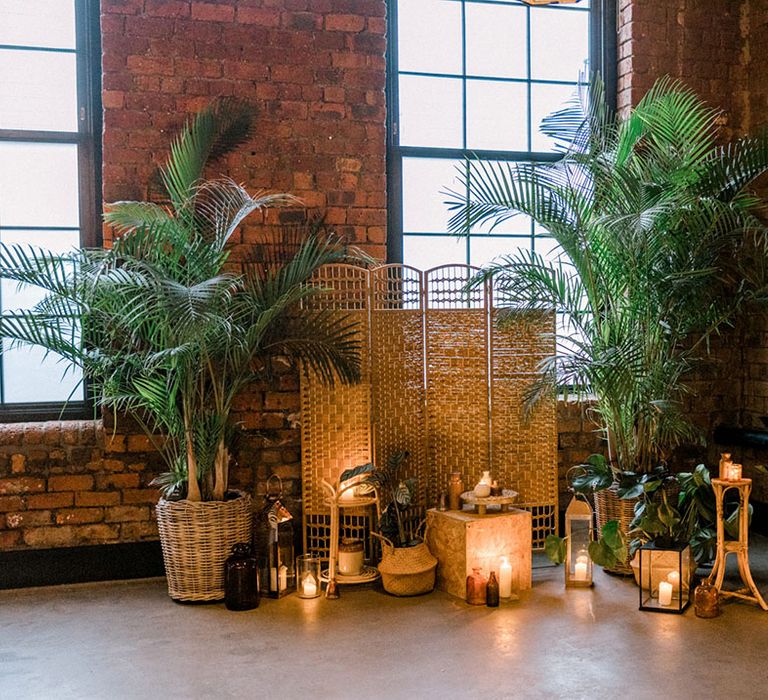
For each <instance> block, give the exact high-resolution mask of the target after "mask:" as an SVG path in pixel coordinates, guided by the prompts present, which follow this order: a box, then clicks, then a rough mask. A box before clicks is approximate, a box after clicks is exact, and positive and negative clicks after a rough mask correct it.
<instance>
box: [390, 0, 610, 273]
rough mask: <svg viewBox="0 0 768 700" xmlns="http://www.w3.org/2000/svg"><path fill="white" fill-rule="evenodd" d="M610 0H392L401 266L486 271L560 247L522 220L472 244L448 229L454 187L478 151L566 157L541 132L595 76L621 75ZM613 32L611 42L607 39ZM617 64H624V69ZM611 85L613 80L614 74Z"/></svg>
mask: <svg viewBox="0 0 768 700" xmlns="http://www.w3.org/2000/svg"><path fill="white" fill-rule="evenodd" d="M612 7H613V5H612V3H611V2H609V0H592V1H591V2H589V1H588V0H581V2H576V3H569V4H552V5H540V6H531V5H528V4H526V3H524V2H521V1H519V0H393V2H392V4H391V5H390V57H389V69H390V74H389V81H388V83H389V109H390V124H389V127H390V135H389V139H390V140H389V149H388V156H389V198H390V199H389V206H390V216H389V241H388V244H389V246H388V251H389V259H390V262H404V263H406V264H409V265H413V266H414V267H417V268H421V269H426V268H430V267H434V266H436V265H441V264H445V263H457V262H458V263H468V264H471V265H482V264H484V263H486V262H488V261H490V260H492V259H493V258H495V257H497V256H498V255H501V254H506V253H510V252H512V251H513V249H514V248H517V247H525V248H530V249H534V250H536V251H538V252H540V253H542V254H544V255H545V256H546V255H548V254H549V253H550V252H551V250H552V248H553V245H552V242H551V240H550V239H548V238H547V237H546V236H545V235H543V233H542V232H540V231H537V230H536V228H535V227H534V225H533V223H532V222H531V221H530V219H527V218H526V217H523V216H517V217H514V218H513V219H511V220H508V221H506V222H504V223H503V224H501V225H500V226H498V227H496V228H493V229H492V230H491V227H489V226H485V227H482V228H477V229H473V230H471V231H470V232H469V235H468V236H467V237H466V238H462V239H458V238H457V237H455V236H453V235H450V234H448V233H447V231H448V219H449V213H448V209H447V207H446V205H445V203H444V201H445V199H446V197H445V194H441V192H443V193H444V192H445V190H453V191H457V190H459V189H460V188H461V185H460V184H459V182H458V171H457V167H459V168H461V167H462V164H463V163H464V161H465V158H466V157H467V156H470V155H472V156H477V157H480V158H483V159H488V160H490V161H500V160H504V161H546V160H552V159H554V158H556V157H557V155H556V154H555V153H554V150H553V143H552V141H551V140H550V139H549V138H548V137H547V136H545V135H544V134H542V133H541V132H540V131H539V129H538V125H539V124H540V122H541V120H542V119H543V118H544V117H545V116H546V115H548V114H549V113H551V112H553V111H555V110H556V109H558V108H559V107H560V106H561V105H563V104H564V103H565V102H566V101H567V100H568V99H569V98H571V97H572V96H573V95H574V94H575V93H576V91H577V89H578V85H579V81H580V80H584V79H585V76H589V75H590V72H591V71H593V70H600V71H601V72H603V71H605V68H606V67H607V68H608V72H609V73H610V72H612V71H613V70H614V67H613V64H612V62H611V61H610V60H606V55H607V54H610V53H612V52H613V51H614V50H615V43H614V41H613V40H612V39H610V33H611V31H613V33H614V34H615V14H613V12H612V11H609V8H612ZM604 36H605V37H606V39H607V44H606V42H604V41H603V37H604ZM614 63H615V62H614ZM603 75H604V76H605V78H606V84H607V85H608V84H610V82H611V80H612V78H613V76H612V75H606V73H605V72H603Z"/></svg>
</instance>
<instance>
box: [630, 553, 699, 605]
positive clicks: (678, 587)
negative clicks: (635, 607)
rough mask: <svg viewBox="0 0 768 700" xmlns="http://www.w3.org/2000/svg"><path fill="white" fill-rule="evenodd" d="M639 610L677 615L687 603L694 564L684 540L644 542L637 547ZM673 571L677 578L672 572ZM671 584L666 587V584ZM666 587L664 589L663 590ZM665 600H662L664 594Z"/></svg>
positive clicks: (688, 603) (689, 598) (689, 596)
mask: <svg viewBox="0 0 768 700" xmlns="http://www.w3.org/2000/svg"><path fill="white" fill-rule="evenodd" d="M638 554H639V559H640V561H639V576H640V585H639V589H640V610H645V611H648V612H658V613H667V614H672V615H681V614H682V613H683V612H685V610H686V608H687V607H688V606H689V605H690V603H691V581H692V578H693V577H692V574H693V571H694V568H695V563H694V560H693V555H692V554H691V547H690V545H688V544H669V545H666V544H660V543H658V542H647V543H646V544H644V545H643V546H642V547H640V549H639V550H638ZM673 573H676V574H677V579H676V580H675V578H674V577H672V574H673ZM667 586H671V591H670V589H668V588H666V587H667ZM664 589H666V590H664ZM667 593H668V594H669V602H668V603H665V602H664V600H665V595H666V594H667Z"/></svg>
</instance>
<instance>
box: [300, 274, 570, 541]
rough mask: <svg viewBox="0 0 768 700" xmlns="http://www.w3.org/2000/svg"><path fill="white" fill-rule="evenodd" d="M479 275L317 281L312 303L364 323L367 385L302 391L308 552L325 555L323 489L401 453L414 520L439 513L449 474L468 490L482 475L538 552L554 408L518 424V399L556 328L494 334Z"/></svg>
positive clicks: (552, 497) (552, 508) (553, 451)
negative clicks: (514, 495)
mask: <svg viewBox="0 0 768 700" xmlns="http://www.w3.org/2000/svg"><path fill="white" fill-rule="evenodd" d="M475 271H476V269H475V268H471V267H468V266H465V265H450V266H443V267H440V268H435V269H433V270H429V271H427V272H423V273H422V272H419V271H418V270H414V269H413V268H408V267H405V266H382V267H380V268H376V269H374V270H372V271H368V270H364V269H361V268H354V267H350V266H346V265H336V266H331V267H329V268H326V269H324V270H323V272H322V282H323V284H324V286H325V287H326V288H328V290H329V291H328V292H327V293H325V294H323V295H322V297H321V298H320V299H319V300H318V301H317V302H316V303H319V304H321V305H322V306H324V307H325V308H333V309H338V310H339V312H340V313H350V314H352V315H354V316H355V318H357V319H358V320H359V322H360V329H361V330H360V333H361V339H362V340H363V345H364V352H363V355H364V358H363V359H364V362H363V364H364V371H363V375H364V376H363V382H362V383H361V384H360V385H357V386H354V387H342V386H336V387H332V388H329V387H324V386H322V385H321V384H320V382H319V381H317V379H316V378H314V377H310V376H306V375H305V376H304V377H303V379H302V387H301V393H302V473H303V489H304V523H305V542H306V545H307V546H308V548H309V549H311V550H312V551H326V552H327V546H328V537H329V528H328V523H329V521H328V519H327V514H328V509H327V507H326V506H325V503H324V496H323V494H322V491H321V486H320V483H321V480H322V479H325V480H327V481H329V482H331V483H336V482H337V481H338V478H339V475H340V473H341V472H342V471H343V470H344V469H346V468H349V467H352V466H355V465H357V464H363V463H365V462H367V461H369V460H370V459H371V455H373V457H374V459H375V461H376V462H377V463H379V464H380V463H382V462H383V461H384V460H386V459H387V458H388V457H389V456H391V455H392V454H393V453H394V452H396V451H398V450H408V452H409V453H410V458H409V460H408V463H407V476H414V477H416V478H417V479H418V482H419V487H420V488H419V497H418V499H417V500H418V504H417V506H418V508H419V510H421V509H423V508H424V507H425V506H427V507H429V506H432V505H433V504H434V502H435V500H436V499H437V497H438V495H439V493H440V492H441V491H443V490H445V489H446V487H447V483H448V480H449V478H450V475H451V472H454V471H458V472H460V473H461V474H462V477H463V479H464V483H465V487H466V488H472V486H473V485H474V484H475V483H476V482H477V481H478V480H479V479H480V476H481V474H482V472H483V471H484V470H486V469H488V470H490V471H491V473H492V476H493V478H496V479H498V480H499V483H500V484H502V485H503V486H504V487H506V488H512V489H514V490H516V491H518V492H519V494H520V496H519V498H518V502H519V504H520V506H521V507H524V508H526V509H527V510H530V511H531V513H532V514H533V543H534V547H536V548H539V547H541V546H543V542H544V538H545V537H546V536H547V535H548V534H551V533H552V532H553V531H554V530H555V528H556V525H557V522H556V518H557V426H556V414H555V401H554V399H553V400H552V401H551V402H550V401H546V402H542V403H541V404H540V405H539V406H538V408H537V409H536V410H535V411H534V413H533V414H532V416H531V418H530V420H525V418H524V415H523V397H524V394H525V391H526V389H527V387H528V386H529V385H530V383H531V381H532V380H533V379H534V378H535V376H536V372H537V368H538V366H539V363H540V362H541V360H542V359H543V358H544V357H546V356H548V355H551V354H552V353H553V352H554V347H555V339H554V320H553V317H552V315H547V314H539V315H535V316H531V315H516V316H513V317H511V319H510V322H509V323H507V324H505V325H504V326H499V325H498V324H497V323H496V321H497V320H498V319H497V312H496V311H493V309H492V304H491V302H490V294H489V290H488V285H480V286H477V287H473V288H472V289H470V290H469V291H468V289H467V282H468V280H469V279H470V278H471V276H472V275H473V274H474V273H475ZM361 522H362V521H361ZM347 524H348V526H350V529H351V530H352V531H356V528H358V527H360V526H361V525H360V523H354V524H353V522H352V521H350V522H349V523H347ZM342 526H344V524H343V525H342Z"/></svg>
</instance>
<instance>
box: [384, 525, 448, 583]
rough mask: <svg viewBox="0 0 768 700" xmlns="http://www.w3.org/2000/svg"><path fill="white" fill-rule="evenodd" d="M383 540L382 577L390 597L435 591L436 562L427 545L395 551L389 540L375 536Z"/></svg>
mask: <svg viewBox="0 0 768 700" xmlns="http://www.w3.org/2000/svg"><path fill="white" fill-rule="evenodd" d="M371 534H372V535H374V536H375V537H378V538H379V539H380V540H381V563H380V564H379V573H380V574H381V582H382V585H383V586H384V590H385V591H386V592H387V593H390V594H392V595H396V596H410V595H421V594H422V593H429V592H430V591H431V590H433V589H434V587H435V568H436V567H437V559H435V557H433V556H432V554H431V553H430V551H429V548H428V547H427V545H426V542H421V543H420V544H417V545H415V546H413V547H395V545H394V544H392V542H391V541H390V540H388V539H387V538H386V537H382V536H381V535H379V534H377V533H375V532H372V533H371Z"/></svg>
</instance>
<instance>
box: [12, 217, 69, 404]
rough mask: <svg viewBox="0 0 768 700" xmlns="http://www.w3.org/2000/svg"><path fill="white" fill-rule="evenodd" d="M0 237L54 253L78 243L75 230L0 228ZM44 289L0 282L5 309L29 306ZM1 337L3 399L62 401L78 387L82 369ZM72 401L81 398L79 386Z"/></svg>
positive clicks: (42, 351) (16, 400) (18, 401)
mask: <svg viewBox="0 0 768 700" xmlns="http://www.w3.org/2000/svg"><path fill="white" fill-rule="evenodd" d="M0 240H2V242H3V243H7V244H21V245H25V244H29V245H32V246H36V247H41V248H46V249H48V250H51V251H52V252H55V253H65V252H67V251H68V250H71V249H72V248H74V247H76V246H77V245H78V243H79V232H77V231H61V232H60V231H7V230H2V231H0ZM43 296H44V292H43V291H42V290H41V289H39V288H36V287H30V286H24V287H22V288H21V289H19V288H18V286H17V284H16V283H15V282H11V281H9V280H2V282H0V298H2V302H3V308H4V309H5V310H11V309H21V308H30V307H31V306H33V305H34V304H35V303H37V302H38V301H40V300H41V299H42V298H43ZM10 346H11V344H10V342H9V341H7V340H4V341H3V391H4V395H5V401H6V403H32V402H37V401H65V400H67V398H69V396H70V394H71V393H72V391H73V390H74V389H75V387H77V385H78V383H79V381H80V378H81V373H80V371H79V370H76V371H75V370H72V369H70V370H69V371H68V372H67V373H66V376H64V372H65V370H66V369H67V367H69V365H68V363H66V362H63V361H61V358H59V357H57V356H55V355H49V356H48V357H44V356H45V351H44V350H42V349H40V348H37V347H31V346H26V347H18V348H11V347H10ZM72 400H73V401H82V400H83V392H82V389H81V388H78V390H77V392H76V393H75V394H74V395H72Z"/></svg>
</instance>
